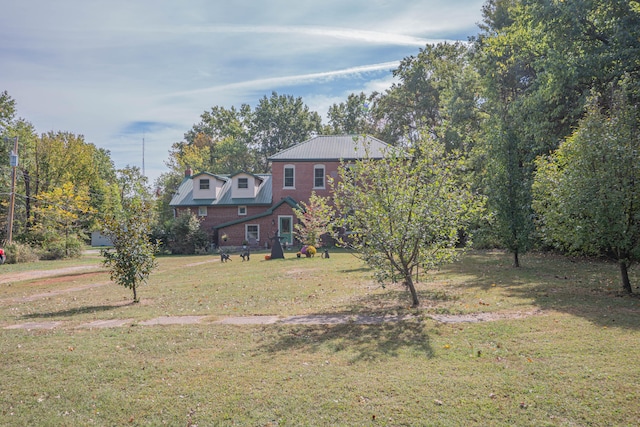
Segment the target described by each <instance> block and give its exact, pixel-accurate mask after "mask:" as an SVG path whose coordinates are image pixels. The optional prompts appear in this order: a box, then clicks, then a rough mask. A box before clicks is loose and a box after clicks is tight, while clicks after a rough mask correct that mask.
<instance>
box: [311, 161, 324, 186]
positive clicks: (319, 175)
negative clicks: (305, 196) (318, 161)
mask: <svg viewBox="0 0 640 427" xmlns="http://www.w3.org/2000/svg"><path fill="white" fill-rule="evenodd" d="M324 181H325V177H324V165H315V166H314V167H313V188H324Z"/></svg>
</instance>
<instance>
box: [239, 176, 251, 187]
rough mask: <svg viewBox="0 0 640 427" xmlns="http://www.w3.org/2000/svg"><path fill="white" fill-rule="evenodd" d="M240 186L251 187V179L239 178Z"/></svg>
mask: <svg viewBox="0 0 640 427" xmlns="http://www.w3.org/2000/svg"><path fill="white" fill-rule="evenodd" d="M238 188H249V179H248V178H238Z"/></svg>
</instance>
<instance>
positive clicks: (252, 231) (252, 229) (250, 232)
mask: <svg viewBox="0 0 640 427" xmlns="http://www.w3.org/2000/svg"><path fill="white" fill-rule="evenodd" d="M244 238H245V240H247V241H248V242H251V241H256V242H257V241H259V240H260V226H259V225H257V224H247V225H246V226H245V233H244Z"/></svg>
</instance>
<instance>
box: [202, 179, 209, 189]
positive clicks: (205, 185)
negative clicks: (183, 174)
mask: <svg viewBox="0 0 640 427" xmlns="http://www.w3.org/2000/svg"><path fill="white" fill-rule="evenodd" d="M200 189H201V190H208V189H209V180H208V179H201V180H200Z"/></svg>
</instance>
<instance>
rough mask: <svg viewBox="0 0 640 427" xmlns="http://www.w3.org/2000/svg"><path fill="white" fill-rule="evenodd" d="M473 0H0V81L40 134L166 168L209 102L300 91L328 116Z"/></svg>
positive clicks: (437, 35) (465, 31) (154, 171)
mask: <svg viewBox="0 0 640 427" xmlns="http://www.w3.org/2000/svg"><path fill="white" fill-rule="evenodd" d="M483 3H484V0H460V1H457V0H456V1H453V0H448V1H444V0H442V1H441V0H393V1H392V0H368V1H361V0H324V1H309V0H275V1H267V0H265V1H255V0H234V1H222V0H184V1H180V2H178V1H171V0H91V1H87V0H58V1H51V0H20V1H16V0H0V11H1V12H0V91H4V90H6V91H8V92H9V95H10V96H11V97H12V98H13V99H15V100H16V102H17V107H18V115H19V116H20V117H23V118H25V119H26V120H28V121H30V122H31V123H32V124H33V125H34V126H35V127H36V130H37V132H38V133H43V132H47V131H50V130H53V131H69V132H73V133H75V134H81V135H84V137H85V140H86V141H87V142H91V143H94V144H95V145H97V146H99V147H103V148H106V149H108V150H109V151H110V152H111V157H112V159H113V160H114V162H115V164H116V167H124V166H126V165H132V166H139V167H142V159H143V150H142V147H143V144H142V140H143V138H144V167H145V173H146V175H147V176H148V177H149V179H150V180H151V182H153V180H155V178H157V177H158V176H159V175H160V174H161V173H163V172H166V171H167V169H166V167H165V164H164V162H165V161H166V160H167V159H168V152H169V149H170V147H171V145H172V144H173V143H174V142H177V141H180V140H182V137H183V135H184V133H185V132H187V131H188V130H189V129H190V128H191V127H192V126H193V125H194V124H195V123H197V122H198V121H199V119H200V115H201V114H202V113H203V112H204V111H207V110H209V109H211V107H213V106H216V105H219V106H223V107H225V108H230V107H231V106H236V107H239V106H240V105H242V104H244V103H246V104H250V105H252V106H254V105H255V104H256V103H257V101H258V100H259V99H260V98H262V97H263V96H265V95H266V96H270V95H271V92H273V91H276V92H278V94H287V95H293V96H295V97H298V96H300V97H302V99H303V101H304V102H305V103H306V104H307V105H308V106H309V108H310V109H312V110H315V111H317V112H318V113H320V114H321V116H322V117H323V119H324V120H326V112H327V109H328V107H329V106H330V105H332V104H334V103H339V102H343V101H345V100H346V98H347V96H348V95H349V94H350V93H359V92H361V91H363V92H365V93H370V92H372V91H374V90H377V91H384V90H385V89H387V88H388V87H389V86H390V85H391V84H392V83H393V80H392V75H391V71H392V70H393V69H394V68H396V66H397V64H398V62H399V61H400V60H401V59H403V58H405V57H407V56H410V55H415V54H417V52H418V50H419V49H420V47H424V46H425V45H426V44H427V43H435V42H439V41H455V40H462V41H465V40H467V38H468V37H469V36H472V35H475V34H476V33H477V32H478V27H477V24H478V22H480V20H481V7H482V4H483Z"/></svg>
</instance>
